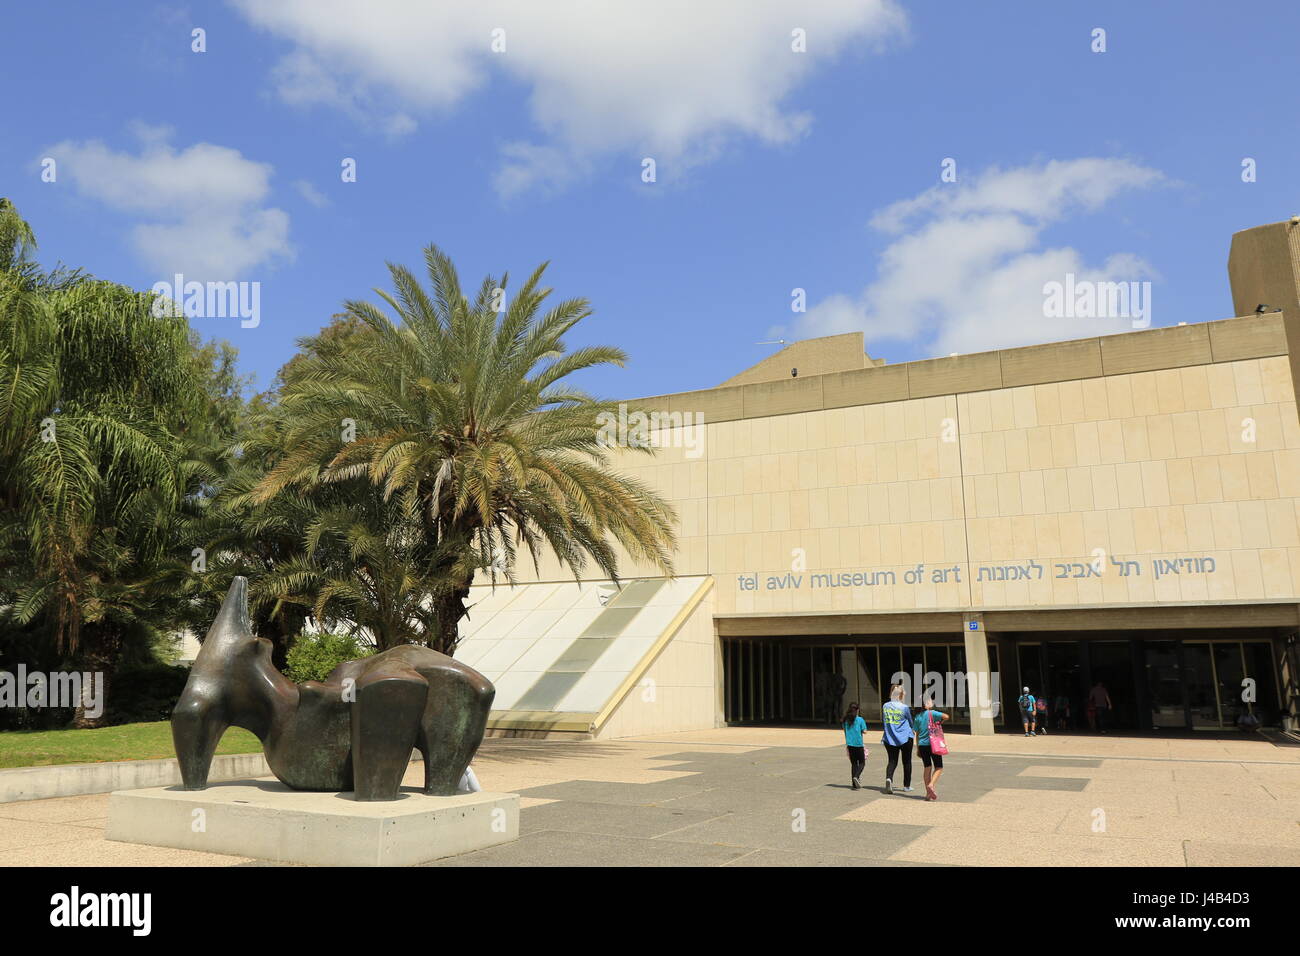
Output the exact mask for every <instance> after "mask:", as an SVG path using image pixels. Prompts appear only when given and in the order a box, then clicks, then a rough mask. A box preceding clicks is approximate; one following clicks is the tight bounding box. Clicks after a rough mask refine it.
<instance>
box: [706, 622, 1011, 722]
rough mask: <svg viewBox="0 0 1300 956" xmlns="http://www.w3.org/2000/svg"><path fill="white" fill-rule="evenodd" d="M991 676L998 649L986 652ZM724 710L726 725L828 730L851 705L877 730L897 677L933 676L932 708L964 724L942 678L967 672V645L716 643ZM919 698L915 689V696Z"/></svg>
mask: <svg viewBox="0 0 1300 956" xmlns="http://www.w3.org/2000/svg"><path fill="white" fill-rule="evenodd" d="M989 654H990V661H989V663H990V667H991V669H992V670H993V671H995V672H996V671H997V667H998V664H997V648H996V647H990V648H989ZM722 663H723V691H724V693H723V698H724V713H725V717H726V721H727V723H729V724H758V723H796V724H814V725H820V726H834V725H837V724H838V723H839V721H840V718H841V717H843V715H844V712H845V710H846V709H847V708H848V705H849V704H850V703H851V702H853V701H857V702H858V705H859V706H860V708H861V712H862V716H863V717H864V718H865V719H866V721H867V723H868V724H869V725H871V726H879V721H880V715H881V707H882V706H883V704H884V702H885V699H886V697H887V695H888V693H889V686H890V683H891V681H892V680H893V679H894V678H895V677H896V675H898V674H907V675H909V677H911V678H913V680H915V677H916V676H917V675H920V677H921V684H920V685H919V686H920V687H924V686H925V683H926V676H925V675H927V674H929V675H934V674H937V675H939V678H940V680H942V681H943V683H942V684H941V685H939V686H938V687H937V688H935V699H936V704H937V706H940V707H942V708H943V709H944V710H945V711H947V712H948V713H950V714H951V715H952V720H953V722H954V723H956V724H968V723H969V722H970V709H969V707H968V706H967V700H966V696H965V687H964V685H963V686H962V687H961V693H960V695H959V694H958V693H957V691H958V688H957V686H956V683H957V682H956V681H955V680H952V679H947V678H949V675H956V674H964V673H965V671H966V648H965V645H964V644H961V643H954V642H953V641H952V637H951V635H947V634H944V635H916V634H909V635H907V636H906V638H898V639H896V640H889V639H884V638H880V637H873V638H871V639H869V640H867V639H864V640H855V639H846V638H842V637H833V638H823V639H820V640H819V639H816V638H779V637H772V638H723V640H722ZM918 693H919V691H918Z"/></svg>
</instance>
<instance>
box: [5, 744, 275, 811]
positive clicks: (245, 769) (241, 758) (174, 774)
mask: <svg viewBox="0 0 1300 956" xmlns="http://www.w3.org/2000/svg"><path fill="white" fill-rule="evenodd" d="M270 772H271V769H270V768H269V767H268V766H267V765H266V758H265V757H263V756H262V754H261V753H255V754H226V755H224V756H220V757H214V758H213V759H212V771H211V772H210V773H209V774H208V780H210V781H212V782H217V781H221V780H247V779H248V778H249V777H264V776H266V775H267V774H269V773H270ZM180 782H181V768H180V765H179V764H178V763H176V758H175V757H166V758H163V759H160V760H110V761H105V762H104V763H73V764H61V765H58V766H53V767H16V768H14V769H12V770H0V803H15V802H17V801H19V800H46V799H48V798H50V797H79V796H81V795H83V794H87V793H109V792H110V791H113V790H135V789H138V788H141V787H168V786H175V785H178V784H179V783H180Z"/></svg>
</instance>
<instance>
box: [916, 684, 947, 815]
mask: <svg viewBox="0 0 1300 956" xmlns="http://www.w3.org/2000/svg"><path fill="white" fill-rule="evenodd" d="M947 719H948V715H947V714H945V713H944V712H943V711H941V710H935V709H934V698H933V697H927V698H926V699H925V710H923V711H921V712H920V713H919V714H917V715H916V719H915V720H914V721H913V722H912V724H913V726H914V727H915V729H916V752H917V754H919V755H920V757H921V763H923V764H924V765H925V799H927V800H938V799H939V794H938V793H937V792H936V791H935V785H936V784H938V782H939V775H940V774H941V773H943V755H944V754H946V753H947V752H948V742H947V741H946V740H945V739H944V736H943V721H945V720H947Z"/></svg>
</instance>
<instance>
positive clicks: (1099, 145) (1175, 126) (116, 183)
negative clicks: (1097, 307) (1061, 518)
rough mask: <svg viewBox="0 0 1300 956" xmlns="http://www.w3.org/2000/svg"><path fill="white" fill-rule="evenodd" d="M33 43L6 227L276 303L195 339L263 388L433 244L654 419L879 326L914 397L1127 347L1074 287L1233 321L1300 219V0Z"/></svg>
mask: <svg viewBox="0 0 1300 956" xmlns="http://www.w3.org/2000/svg"><path fill="white" fill-rule="evenodd" d="M809 7H811V8H815V11H814V12H812V13H809V12H807V10H806V9H805V8H809ZM416 8H418V11H417V10H416ZM5 22H6V28H5V30H4V31H2V32H0V64H3V66H0V70H3V72H4V76H3V79H4V80H5V84H6V87H7V88H8V89H10V90H11V91H12V92H13V94H14V95H11V96H10V97H9V98H8V101H7V104H6V109H5V121H4V122H5V127H4V130H3V135H0V195H6V196H9V197H11V198H12V199H13V200H14V202H15V204H16V205H17V206H18V208H19V209H20V210H21V212H22V213H23V214H24V216H25V217H26V218H27V219H28V220H29V221H30V222H31V223H32V225H33V227H34V229H35V230H36V233H37V236H38V239H39V241H40V258H41V260H42V262H44V263H46V264H47V265H50V264H53V263H54V262H55V261H63V262H65V263H68V264H73V265H78V266H81V267H83V268H86V269H88V270H90V271H92V272H94V273H96V274H98V275H101V276H104V277H108V278H113V279H116V280H118V281H121V282H125V283H128V284H131V285H134V286H137V287H139V288H148V287H150V286H151V285H152V284H153V283H155V282H157V281H159V280H160V279H166V278H169V277H170V275H171V272H172V266H173V264H175V265H179V266H183V267H184V268H186V270H187V271H186V275H187V277H190V278H202V279H214V280H227V279H240V280H247V281H257V282H260V283H261V313H262V314H261V323H260V325H259V326H258V327H257V328H251V329H243V328H240V327H239V323H238V321H237V320H234V319H228V318H227V319H222V318H210V319H204V318H198V319H195V320H193V322H194V324H195V326H196V327H197V328H198V329H199V331H200V332H201V333H202V334H204V335H205V336H218V337H222V338H226V339H228V340H230V341H231V342H232V343H234V344H235V345H236V346H237V347H238V348H239V351H240V364H241V368H242V369H243V370H244V371H246V372H250V373H254V374H255V375H256V376H257V384H258V386H259V387H265V386H266V385H268V384H269V383H270V381H271V379H272V377H273V376H274V374H275V371H276V369H278V368H279V367H280V366H281V365H282V364H283V363H284V362H285V361H286V360H287V359H288V358H289V357H290V356H291V355H292V353H293V348H294V345H293V343H294V340H295V339H296V338H297V337H299V336H301V335H305V334H310V333H312V332H314V331H316V330H317V329H319V328H320V327H321V326H322V325H323V324H325V323H327V322H328V321H329V318H330V316H331V315H332V314H334V313H335V312H338V311H339V310H340V307H341V304H342V302H343V301H344V300H345V299H348V298H373V295H372V293H371V291H370V290H371V289H372V288H373V287H375V286H384V285H386V273H385V268H384V263H385V261H386V260H393V261H397V262H402V263H406V264H409V265H412V266H415V265H418V263H419V262H420V250H421V248H422V247H423V246H424V245H425V244H426V243H428V242H431V241H432V242H436V243H438V244H439V245H441V246H442V247H443V248H444V249H445V250H447V251H448V252H449V253H450V254H451V255H452V256H453V258H454V259H455V261H456V262H457V264H458V265H459V267H460V270H461V274H462V278H463V279H464V280H465V281H466V283H467V284H473V285H475V286H476V285H477V282H478V280H479V279H480V278H481V276H482V275H483V274H485V273H487V272H494V273H499V272H501V271H503V270H507V269H508V270H509V271H510V272H511V273H512V275H514V276H515V277H516V278H517V279H518V278H522V276H523V275H524V274H526V273H527V272H528V271H529V270H530V269H531V268H532V267H533V266H534V265H535V264H537V263H538V262H540V261H541V260H544V259H549V260H551V261H552V266H551V268H550V271H549V273H548V278H549V282H550V284H551V285H552V286H554V287H555V289H556V294H557V296H585V297H587V298H589V299H591V301H592V303H593V306H594V309H595V315H594V317H593V318H592V319H590V320H588V321H587V322H586V323H585V324H584V325H583V326H582V327H580V330H579V332H578V333H576V334H575V336H574V338H573V343H572V344H575V345H576V344H583V343H586V342H597V341H599V342H609V343H613V344H617V345H620V346H622V347H623V348H625V349H626V350H627V352H628V353H629V354H630V359H631V361H630V363H629V366H628V368H626V369H623V370H609V371H602V372H599V373H595V374H593V375H590V376H589V377H588V379H587V381H586V384H587V385H588V386H589V387H590V388H591V389H592V390H594V391H596V392H599V393H601V394H605V395H613V396H629V397H630V396H637V395H648V394H655V393H662V392H671V391H678V390H687V389H692V388H704V387H709V386H712V385H715V384H717V383H718V382H720V381H722V380H724V379H726V378H728V377H729V376H731V375H732V374H734V373H736V372H738V371H740V370H741V369H743V368H745V367H747V366H749V365H751V364H753V363H754V362H757V361H759V360H760V359H761V358H763V357H764V356H766V355H767V354H770V353H771V352H772V351H773V347H771V346H760V345H757V344H756V343H758V342H759V341H761V340H765V339H769V338H772V337H775V336H784V337H785V338H787V339H794V338H801V337H806V336H808V335H812V334H823V333H826V332H834V331H843V330H846V329H850V328H863V329H864V330H865V331H866V333H867V346H868V351H869V352H871V354H873V355H876V356H883V357H884V358H886V359H888V360H889V361H890V362H901V361H907V360H910V359H915V358H925V357H930V356H933V355H938V354H947V353H948V352H950V351H975V350H978V349H980V348H996V347H1001V346H1004V345H1012V344H1022V343H1028V342H1038V341H1054V340H1060V339H1065V338H1072V337H1078V336H1081V335H1088V334H1099V333H1104V332H1112V331H1118V330H1120V329H1121V328H1122V327H1123V326H1122V325H1119V326H1117V325H1116V324H1115V323H1114V321H1113V320H1101V319H1074V320H1069V321H1064V320H1055V319H1049V318H1045V317H1044V315H1043V313H1042V311H1041V308H1040V304H1041V300H1042V291H1041V286H1042V283H1043V282H1044V281H1046V280H1048V279H1052V278H1060V274H1061V273H1062V272H1064V271H1076V272H1078V273H1079V274H1080V275H1081V276H1091V277H1094V278H1102V279H1134V280H1139V279H1140V280H1144V281H1150V282H1151V283H1152V287H1151V288H1152V293H1151V294H1152V299H1151V312H1152V324H1153V325H1174V324H1177V323H1178V322H1180V321H1186V322H1201V321H1207V320H1211V319H1218V318H1224V317H1227V316H1229V315H1230V314H1231V312H1232V308H1231V297H1230V294H1229V290H1228V283H1227V275H1226V269H1225V264H1226V260H1227V253H1228V243H1229V240H1230V238H1231V234H1232V232H1234V231H1235V230H1239V229H1243V228H1247V227H1250V226H1253V225H1258V224H1260V223H1264V222H1272V221H1276V220H1279V219H1283V218H1286V217H1289V216H1290V215H1292V214H1293V213H1297V212H1300V182H1298V181H1297V178H1296V170H1297V169H1300V163H1298V162H1297V160H1298V159H1300V124H1297V123H1295V122H1294V117H1295V115H1296V109H1295V107H1296V102H1295V101H1296V98H1297V94H1296V91H1295V83H1294V68H1293V67H1292V66H1291V64H1290V62H1289V47H1288V44H1289V43H1290V42H1291V41H1292V40H1294V39H1295V38H1297V37H1298V36H1300V6H1297V5H1296V4H1294V3H1284V2H1280V0H1265V2H1261V3H1259V4H1255V5H1252V7H1251V8H1250V9H1249V12H1243V11H1242V10H1241V9H1240V8H1234V7H1232V6H1230V5H1228V4H1222V3H1213V2H1201V0H1197V2H1190V0H1182V2H1175V0H1148V2H1144V3H1141V4H1134V3H1131V2H1105V0H1094V2H1087V3H1082V2H1079V3H1073V2H1054V3H1041V2H1029V0H1024V2H1013V0H1002V2H990V3H982V4H971V3H962V2H950V0H933V2H926V3H916V4H895V3H886V2H883V0H822V2H821V3H818V4H807V3H800V2H793V0H756V2H751V3H745V4H742V3H738V2H732V0H726V2H716V3H710V2H707V0H697V2H695V3H693V4H692V3H688V2H686V0H664V2H663V3H660V4H656V5H651V6H650V7H645V6H644V5H634V4H626V5H621V4H589V3H585V2H580V0H554V2H553V3H549V4H538V3H536V2H525V0H486V2H483V3H477V4H470V3H468V2H465V3H452V4H427V3H419V4H403V3H397V2H376V3H370V4H358V3H353V2H345V0H315V2H307V0H285V2H283V3H275V4H268V3H263V4H256V3H254V2H252V0H234V2H229V3H217V2H213V3H206V4H201V3H191V4H167V3H157V4H154V3H137V4H104V3H101V2H97V0H96V2H92V0H85V2H68V0H45V2H43V3H40V4H23V5H11V6H10V7H9V8H8V9H7V10H6V13H5ZM196 27H200V28H202V29H203V30H205V31H206V43H207V50H206V52H203V53H195V52H192V51H191V43H192V40H191V31H192V30H193V29H194V28H196ZM495 27H500V28H502V29H504V30H505V34H504V37H505V43H506V47H505V51H504V52H500V53H494V52H492V51H491V49H490V44H491V41H492V37H491V35H490V33H491V29H493V28H495ZM1098 27H1100V28H1103V29H1104V30H1105V31H1106V51H1105V52H1104V53H1094V52H1092V50H1091V49H1090V46H1091V44H1092V42H1093V41H1092V36H1091V34H1092V31H1093V30H1094V28H1098ZM796 28H802V29H805V30H806V31H807V52H805V53H795V52H794V51H792V50H791V49H790V44H791V31H792V30H793V29H796ZM203 144H206V145H203ZM647 156H649V157H653V158H655V160H656V163H657V181H656V182H654V183H644V182H642V180H641V173H642V160H643V158H644V157H647ZM45 157H53V158H55V160H56V162H57V163H58V167H57V168H58V177H57V179H56V181H55V182H52V183H51V182H43V181H42V180H41V165H40V163H41V160H42V159H43V158H45ZM344 157H352V158H354V159H355V160H356V162H357V181H356V182H355V183H344V182H342V181H341V179H340V163H341V161H342V160H343V158H344ZM1246 157H1250V158H1253V159H1254V160H1255V161H1256V163H1257V181H1255V182H1251V183H1245V182H1243V181H1242V177H1241V172H1242V168H1241V164H1242V160H1243V159H1244V158H1246ZM945 158H953V159H955V160H956V164H957V174H958V178H957V182H956V183H941V182H940V164H941V162H942V161H943V160H944V159H945ZM900 203H908V205H907V206H899V205H898V204H900ZM882 211H888V212H885V213H883V214H882ZM904 213H906V215H904ZM891 225H892V226H893V227H894V230H893V231H890V230H889V229H887V228H885V227H887V226H891ZM795 288H802V289H804V290H806V295H807V302H808V305H809V311H808V312H807V313H806V314H795V313H792V311H791V307H790V303H791V292H792V290H793V289H795ZM927 290H928V291H927ZM936 290H938V291H936Z"/></svg>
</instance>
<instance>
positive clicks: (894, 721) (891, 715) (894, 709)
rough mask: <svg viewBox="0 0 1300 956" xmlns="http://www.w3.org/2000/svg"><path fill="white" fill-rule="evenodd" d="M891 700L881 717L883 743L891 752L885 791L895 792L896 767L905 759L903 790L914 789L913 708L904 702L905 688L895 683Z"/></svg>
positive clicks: (905, 791) (908, 791) (906, 791)
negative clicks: (883, 728)
mask: <svg viewBox="0 0 1300 956" xmlns="http://www.w3.org/2000/svg"><path fill="white" fill-rule="evenodd" d="M889 696H890V700H889V702H888V703H886V704H885V706H884V707H883V708H882V709H881V714H880V719H881V721H882V722H883V723H884V725H885V733H884V736H883V737H882V738H881V741H880V742H881V743H883V744H884V745H885V750H886V751H887V752H888V753H889V766H888V767H887V768H886V769H885V793H893V792H894V768H895V767H897V766H898V762H899V760H900V759H901V760H902V761H903V792H904V793H910V792H911V791H912V737H913V736H914V735H915V730H914V729H913V727H912V710H911V708H909V707H908V706H907V705H906V704H904V703H903V688H902V687H901V686H900V685H898V684H895V685H894V686H893V688H891V689H890V691H889Z"/></svg>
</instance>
